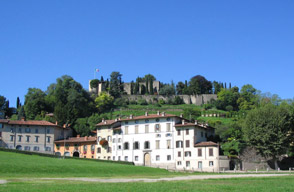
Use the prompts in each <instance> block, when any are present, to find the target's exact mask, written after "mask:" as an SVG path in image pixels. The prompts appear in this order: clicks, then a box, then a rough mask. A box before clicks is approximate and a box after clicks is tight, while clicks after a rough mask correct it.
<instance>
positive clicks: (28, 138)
mask: <svg viewBox="0 0 294 192" xmlns="http://www.w3.org/2000/svg"><path fill="white" fill-rule="evenodd" d="M22 137H23V136H22V135H18V140H17V141H18V142H21V141H22ZM30 138H31V136H29V135H27V136H26V142H30ZM46 138H47V139H46V141H47V143H50V140H51V137H50V136H47V137H46ZM13 140H14V135H10V141H13ZM35 142H36V143H38V142H39V136H35Z"/></svg>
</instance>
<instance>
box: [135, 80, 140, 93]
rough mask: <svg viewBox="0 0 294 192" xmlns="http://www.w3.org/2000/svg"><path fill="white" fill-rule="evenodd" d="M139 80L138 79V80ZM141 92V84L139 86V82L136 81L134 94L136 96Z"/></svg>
mask: <svg viewBox="0 0 294 192" xmlns="http://www.w3.org/2000/svg"><path fill="white" fill-rule="evenodd" d="M137 79H138V78H137ZM139 92H140V84H139V81H136V83H135V90H134V94H135V95H138V94H139Z"/></svg>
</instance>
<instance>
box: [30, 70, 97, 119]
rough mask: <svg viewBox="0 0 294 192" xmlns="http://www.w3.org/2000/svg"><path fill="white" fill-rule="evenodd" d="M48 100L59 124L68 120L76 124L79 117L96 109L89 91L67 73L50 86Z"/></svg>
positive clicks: (85, 115)
mask: <svg viewBox="0 0 294 192" xmlns="http://www.w3.org/2000/svg"><path fill="white" fill-rule="evenodd" d="M46 102H48V103H47V105H50V110H53V112H54V116H55V118H56V120H57V122H58V124H59V125H63V124H65V123H67V122H68V123H69V124H71V125H74V123H75V121H76V119H77V118H84V117H87V116H89V115H90V114H92V112H94V110H95V105H94V101H93V99H92V98H91V97H90V95H89V94H88V92H87V91H86V90H84V89H83V87H82V85H81V84H80V83H78V82H76V81H75V80H74V79H73V78H72V77H70V76H66V75H64V76H62V77H61V78H58V79H57V80H56V83H54V84H51V85H50V86H49V87H48V89H47V96H46ZM48 112H51V111H48ZM26 115H27V112H26Z"/></svg>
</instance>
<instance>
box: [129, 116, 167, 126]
mask: <svg viewBox="0 0 294 192" xmlns="http://www.w3.org/2000/svg"><path fill="white" fill-rule="evenodd" d="M155 121H156V122H160V118H156V119H155ZM166 121H170V118H169V117H168V118H166ZM140 122H141V121H140V120H135V123H136V124H139V123H140ZM144 122H145V123H149V119H145V121H144ZM128 124H129V122H128V121H125V125H128Z"/></svg>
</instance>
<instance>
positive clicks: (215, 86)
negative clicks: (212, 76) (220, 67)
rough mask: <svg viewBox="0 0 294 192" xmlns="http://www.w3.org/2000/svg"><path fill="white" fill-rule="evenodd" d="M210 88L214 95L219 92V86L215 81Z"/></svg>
mask: <svg viewBox="0 0 294 192" xmlns="http://www.w3.org/2000/svg"><path fill="white" fill-rule="evenodd" d="M212 87H213V93H214V94H218V93H219V92H220V91H221V84H220V83H218V82H217V81H213V82H212Z"/></svg>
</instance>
